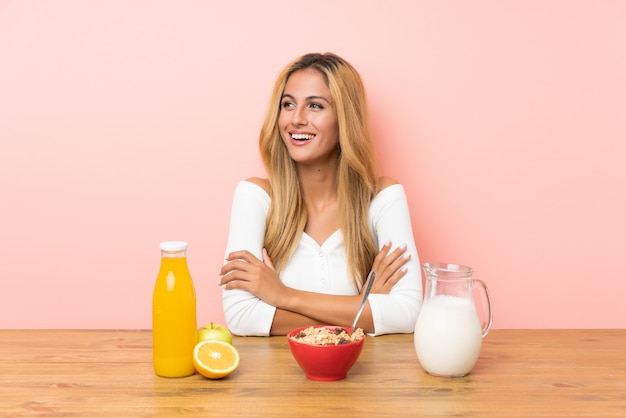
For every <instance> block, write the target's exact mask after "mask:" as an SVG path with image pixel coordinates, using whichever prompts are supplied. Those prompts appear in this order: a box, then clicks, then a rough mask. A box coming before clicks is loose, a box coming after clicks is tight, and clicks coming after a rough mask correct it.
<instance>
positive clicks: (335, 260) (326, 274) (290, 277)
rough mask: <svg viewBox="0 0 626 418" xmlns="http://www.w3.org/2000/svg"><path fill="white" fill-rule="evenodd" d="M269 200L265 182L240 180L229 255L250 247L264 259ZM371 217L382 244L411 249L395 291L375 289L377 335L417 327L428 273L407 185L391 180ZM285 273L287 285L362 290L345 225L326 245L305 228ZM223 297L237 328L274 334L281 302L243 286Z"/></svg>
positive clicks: (232, 324)
mask: <svg viewBox="0 0 626 418" xmlns="http://www.w3.org/2000/svg"><path fill="white" fill-rule="evenodd" d="M269 205H270V196H269V195H268V194H267V192H266V191H265V190H264V189H263V188H261V187H259V186H258V185H256V184H254V183H251V182H249V181H241V182H239V184H238V185H237V187H236V188H235V194H234V198H233V205H232V209H231V219H230V230H229V234H228V244H227V246H226V254H227V255H228V254H230V253H231V252H233V251H238V250H248V251H250V252H251V253H252V254H254V255H255V256H256V257H257V258H258V259H259V260H261V259H262V250H263V243H264V237H265V220H266V216H267V212H268V210H269ZM368 221H369V227H370V230H371V233H372V236H373V237H374V243H375V245H376V246H377V247H378V248H379V249H380V248H381V247H382V246H383V245H384V244H385V243H386V242H387V241H391V242H392V243H393V246H394V247H397V246H400V245H402V244H405V245H406V246H407V254H410V255H411V259H410V260H409V261H408V263H407V264H406V265H405V266H406V267H407V269H408V271H407V274H406V275H405V276H404V277H403V278H402V279H400V281H399V282H398V283H396V285H395V286H394V287H393V288H392V290H391V292H390V293H389V294H370V295H369V298H368V300H369V303H370V307H371V310H372V315H373V320H374V334H373V335H382V334H391V333H411V332H413V331H414V328H415V322H416V320H417V315H418V313H419V308H420V306H421V300H422V278H421V272H420V264H419V258H418V254H417V249H416V247H415V240H414V239H413V230H412V228H411V218H410V214H409V208H408V204H407V199H406V194H405V192H404V188H403V187H402V185H400V184H394V185H391V186H389V187H387V188H385V189H383V190H382V191H380V192H379V193H378V194H377V195H376V196H375V197H374V199H373V200H372V202H371V205H370V208H369V216H368ZM280 279H281V280H282V282H283V283H284V284H285V285H286V286H289V287H291V288H294V289H299V290H306V291H310V292H316V293H326V294H334V295H356V294H358V293H359V289H357V288H355V286H354V282H353V279H352V276H351V275H350V273H349V269H348V265H347V258H346V252H345V247H344V243H343V234H342V233H341V230H337V231H335V232H334V233H333V234H332V235H331V236H330V237H328V239H326V241H325V242H324V243H323V244H322V245H319V244H318V243H317V242H316V241H315V240H314V239H313V238H311V237H310V236H309V235H308V234H306V233H304V232H303V233H302V236H301V237H300V242H299V244H298V247H297V249H296V251H295V252H294V254H293V255H292V256H291V258H290V259H289V262H288V263H287V265H286V267H285V268H284V270H283V271H282V273H281V274H280ZM222 301H223V304H224V315H225V318H226V322H227V324H228V327H229V328H230V330H231V331H232V332H233V333H234V334H236V335H247V336H267V335H269V332H270V328H271V326H272V321H273V319H274V313H275V312H276V307H274V306H272V305H269V304H267V303H265V302H264V301H262V300H261V299H259V298H258V297H256V296H255V295H253V294H251V293H249V292H247V291H245V290H240V289H233V290H226V289H223V290H222Z"/></svg>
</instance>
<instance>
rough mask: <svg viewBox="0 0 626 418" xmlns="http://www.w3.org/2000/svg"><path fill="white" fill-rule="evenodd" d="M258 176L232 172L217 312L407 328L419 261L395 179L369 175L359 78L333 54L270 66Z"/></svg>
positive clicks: (282, 324) (269, 320) (283, 328)
mask: <svg viewBox="0 0 626 418" xmlns="http://www.w3.org/2000/svg"><path fill="white" fill-rule="evenodd" d="M259 147H260V151H261V156H262V158H263V162H264V164H265V167H266V170H267V174H268V177H269V178H267V179H261V178H250V179H248V180H245V181H241V182H240V183H239V184H238V185H237V187H236V189H235V194H234V199H233V205H232V212H231V219H230V230H229V235H228V244H227V248H226V263H225V264H224V266H223V267H222V269H221V271H220V275H221V277H220V279H219V281H218V283H219V285H221V286H222V289H223V290H222V299H223V303H224V314H225V317H226V321H227V324H228V327H229V328H230V329H231V331H232V332H233V333H234V334H236V335H284V334H286V333H287V332H289V331H291V330H292V329H294V328H297V327H301V326H309V325H316V324H329V325H347V326H349V325H351V324H352V321H353V319H354V316H355V314H356V311H357V309H358V306H359V303H360V300H361V296H360V292H361V291H362V289H363V284H364V281H365V279H366V278H367V275H368V273H369V271H370V270H375V271H376V273H377V274H376V279H375V282H374V284H373V287H372V291H371V294H370V296H369V298H368V302H367V304H366V306H365V309H364V311H363V313H362V315H361V317H360V320H359V323H358V324H357V326H358V327H360V328H363V329H364V331H365V332H368V333H371V334H373V335H381V334H388V333H410V332H413V329H414V326H415V321H416V319H417V314H418V312H419V308H420V305H421V297H422V281H421V275H420V265H419V260H418V255H417V250H416V248H415V242H414V239H413V233H412V229H411V220H410V215H409V209H408V205H407V200H406V196H405V192H404V188H403V187H402V185H401V184H399V183H397V182H396V181H394V180H393V179H391V178H389V177H377V175H376V164H375V156H374V146H373V143H372V138H371V135H370V131H369V125H368V116H367V110H366V99H365V91H364V88H363V83H362V81H361V78H360V76H359V74H358V73H357V71H356V70H355V69H354V68H353V67H352V66H351V65H350V64H349V63H348V62H346V61H345V60H343V59H342V58H340V57H338V56H336V55H334V54H330V53H326V54H307V55H304V56H302V57H300V58H299V59H297V60H295V61H294V62H292V63H291V64H289V65H288V66H287V67H286V68H285V69H284V70H283V72H282V73H281V74H280V76H279V78H278V80H277V82H276V86H275V88H274V92H273V95H272V98H271V102H270V106H269V110H268V112H267V115H266V118H265V122H264V124H263V127H262V129H261V134H260V139H259Z"/></svg>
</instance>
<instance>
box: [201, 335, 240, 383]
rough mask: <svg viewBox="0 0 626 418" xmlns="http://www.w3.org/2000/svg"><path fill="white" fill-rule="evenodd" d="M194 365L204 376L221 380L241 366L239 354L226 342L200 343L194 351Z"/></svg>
mask: <svg viewBox="0 0 626 418" xmlns="http://www.w3.org/2000/svg"><path fill="white" fill-rule="evenodd" d="M193 365H194V366H195V367H196V370H197V371H198V373H200V374H201V375H202V376H204V377H206V378H209V379H221V378H222V377H225V376H228V375H229V374H231V373H232V372H234V371H235V369H236V368H237V366H239V352H238V351H237V349H236V348H235V347H233V346H232V345H231V344H228V343H227V342H224V341H218V340H206V341H200V342H199V343H198V344H196V347H195V348H194V349H193Z"/></svg>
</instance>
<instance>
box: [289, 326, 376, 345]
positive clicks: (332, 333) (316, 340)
mask: <svg viewBox="0 0 626 418" xmlns="http://www.w3.org/2000/svg"><path fill="white" fill-rule="evenodd" d="M364 336H365V335H364V334H363V330H362V329H361V328H357V329H356V330H355V331H354V332H353V333H352V334H348V333H347V332H346V331H345V330H344V329H343V328H335V329H332V328H326V327H308V328H306V329H303V330H302V331H300V332H299V333H298V334H296V335H294V336H292V337H291V339H292V340H294V341H297V342H299V343H303V344H310V345H340V344H349V343H352V342H355V341H357V340H360V339H361V338H363V337H364Z"/></svg>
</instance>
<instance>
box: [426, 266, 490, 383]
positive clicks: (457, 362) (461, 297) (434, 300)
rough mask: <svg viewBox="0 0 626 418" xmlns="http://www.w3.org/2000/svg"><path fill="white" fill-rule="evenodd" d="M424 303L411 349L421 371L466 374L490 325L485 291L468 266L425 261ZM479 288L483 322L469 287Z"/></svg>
mask: <svg viewBox="0 0 626 418" xmlns="http://www.w3.org/2000/svg"><path fill="white" fill-rule="evenodd" d="M422 267H423V268H424V272H425V273H426V286H425V291H424V302H423V304H422V308H421V310H420V314H419V316H418V317H417V322H416V324H415V334H414V342H415V352H416V353H417V357H418V359H419V362H420V364H421V365H422V367H423V368H424V370H425V371H426V372H427V373H429V374H432V375H435V376H444V377H460V376H465V375H467V374H468V373H469V372H470V370H471V369H472V368H473V367H474V364H475V363H476V361H477V360H478V355H479V353H480V347H481V344H482V339H483V337H485V336H486V335H487V333H488V332H489V329H490V328H491V322H492V313H491V299H490V296H489V290H488V289H487V286H486V285H485V283H484V282H483V281H481V280H477V279H472V272H473V271H472V268H471V267H467V266H462V265H458V264H451V263H426V264H424V265H423V266H422ZM475 284H478V285H479V287H480V288H481V289H482V290H483V292H482V293H481V295H482V298H481V300H482V302H483V303H482V306H483V311H485V310H486V312H484V314H485V317H487V318H488V320H487V323H486V324H484V323H483V324H481V322H480V320H479V318H478V314H477V312H476V307H475V305H474V297H473V293H474V292H473V289H474V285H475Z"/></svg>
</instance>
